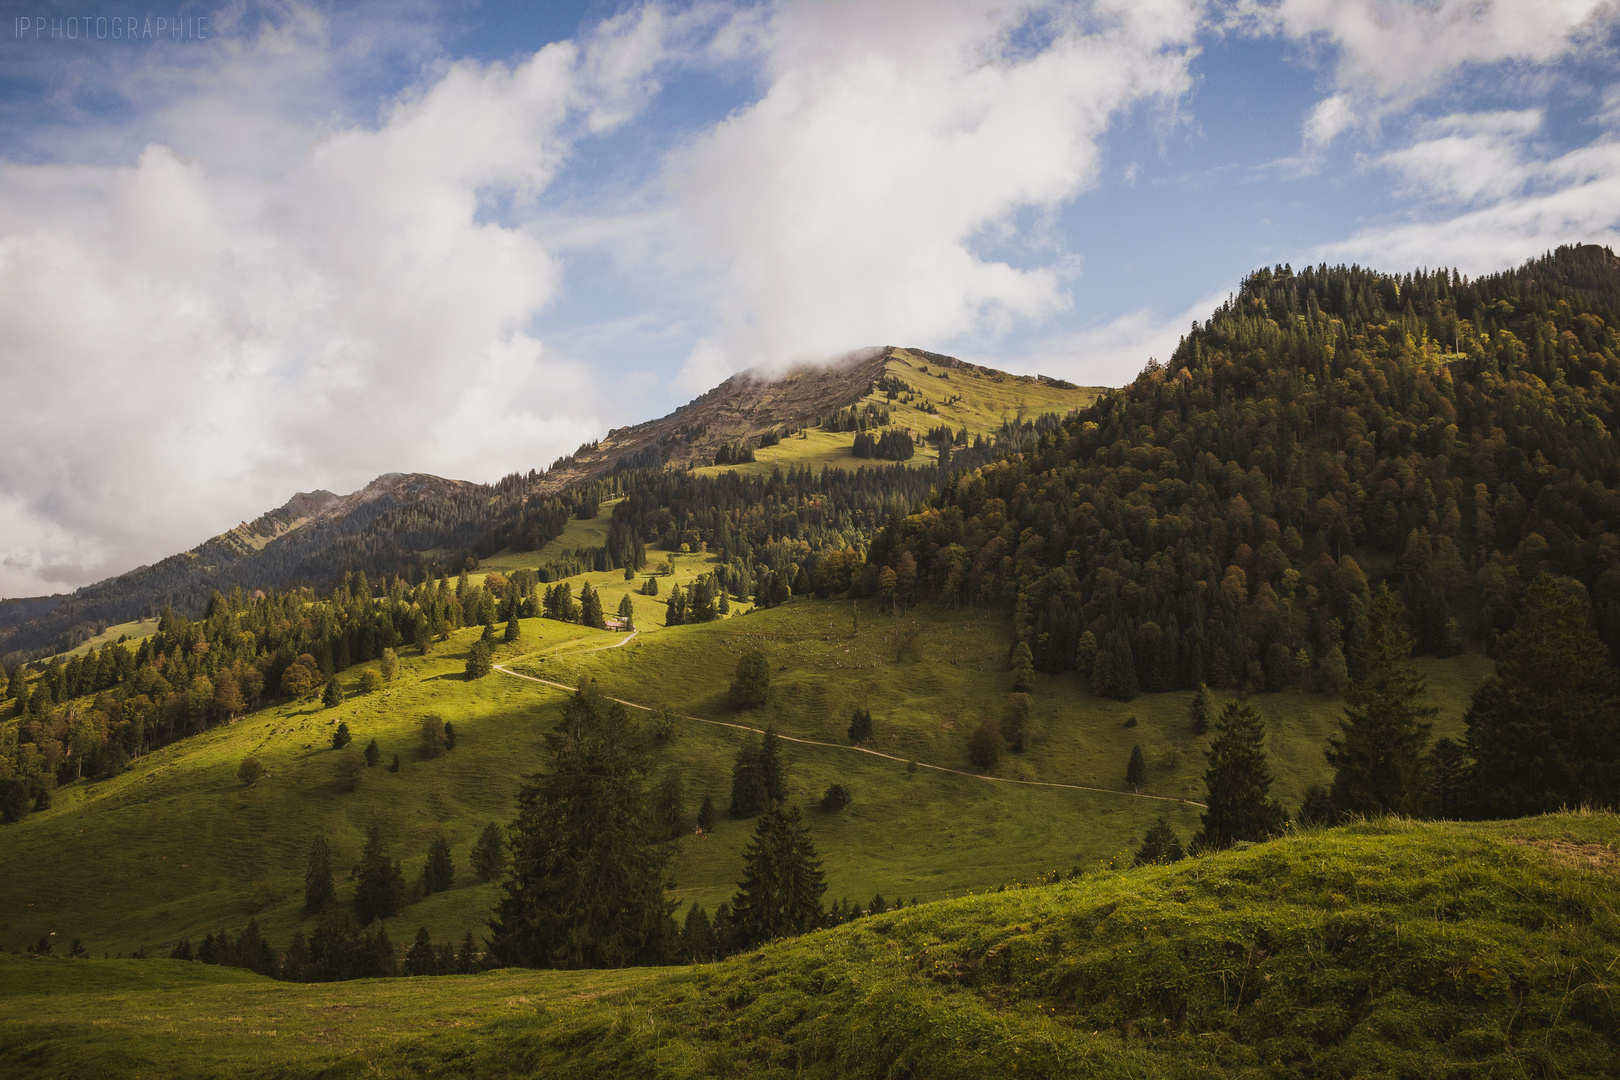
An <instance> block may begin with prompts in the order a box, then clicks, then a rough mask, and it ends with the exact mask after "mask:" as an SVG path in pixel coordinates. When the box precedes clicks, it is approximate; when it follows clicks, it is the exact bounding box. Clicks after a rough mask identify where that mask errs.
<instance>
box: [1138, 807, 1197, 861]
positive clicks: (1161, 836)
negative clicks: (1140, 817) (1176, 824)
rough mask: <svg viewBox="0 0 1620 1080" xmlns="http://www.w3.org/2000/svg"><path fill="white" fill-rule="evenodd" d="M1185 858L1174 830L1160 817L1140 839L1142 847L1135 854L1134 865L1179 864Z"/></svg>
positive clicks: (1185, 855) (1184, 852) (1185, 854)
mask: <svg viewBox="0 0 1620 1080" xmlns="http://www.w3.org/2000/svg"><path fill="white" fill-rule="evenodd" d="M1186 857H1187V853H1186V851H1184V850H1183V849H1182V846H1181V840H1180V839H1179V838H1178V837H1177V836H1176V833H1175V830H1174V829H1172V828H1170V823H1169V822H1167V821H1165V820H1164V818H1162V817H1161V818H1160V819H1159V820H1158V821H1156V822H1154V823H1153V824H1152V825H1151V826H1149V827H1148V831H1147V834H1146V835H1145V836H1143V837H1142V846H1141V848H1139V849H1138V850H1137V852H1136V865H1137V866H1152V865H1155V864H1158V863H1173V862H1180V861H1181V860H1182V859H1184V858H1186Z"/></svg>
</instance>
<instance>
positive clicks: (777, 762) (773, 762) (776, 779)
mask: <svg viewBox="0 0 1620 1080" xmlns="http://www.w3.org/2000/svg"><path fill="white" fill-rule="evenodd" d="M759 793H760V797H761V798H763V799H764V800H765V805H766V806H769V805H770V804H771V803H778V802H783V801H785V800H786V799H787V764H786V763H785V762H784V761H783V760H782V740H781V739H779V738H777V737H776V728H775V727H767V728H766V729H765V737H764V738H762V739H761V740H760V741H759Z"/></svg>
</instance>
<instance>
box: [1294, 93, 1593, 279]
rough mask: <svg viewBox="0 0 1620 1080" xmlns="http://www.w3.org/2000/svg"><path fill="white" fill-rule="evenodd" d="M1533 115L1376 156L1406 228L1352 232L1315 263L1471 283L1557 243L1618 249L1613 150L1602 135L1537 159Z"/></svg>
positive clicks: (1483, 119) (1477, 117)
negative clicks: (1431, 269) (1414, 270)
mask: <svg viewBox="0 0 1620 1080" xmlns="http://www.w3.org/2000/svg"><path fill="white" fill-rule="evenodd" d="M1540 125H1541V114H1540V113H1539V112H1538V111H1535V110H1526V111H1519V112H1496V113H1486V114H1473V115H1457V116H1449V117H1446V118H1444V119H1442V120H1439V121H1436V122H1434V123H1432V124H1429V125H1427V126H1426V127H1425V129H1424V132H1423V137H1420V138H1419V140H1418V141H1416V142H1414V143H1413V144H1412V145H1411V146H1408V147H1406V148H1404V149H1401V150H1397V151H1394V152H1392V153H1389V154H1386V155H1384V156H1383V157H1382V158H1381V159H1379V164H1381V165H1382V166H1384V167H1385V168H1387V169H1389V170H1391V171H1393V172H1394V173H1395V174H1396V175H1397V177H1398V178H1399V180H1400V183H1401V190H1402V191H1404V192H1406V193H1407V194H1409V195H1412V196H1414V197H1417V198H1419V199H1421V200H1422V202H1421V203H1420V205H1419V206H1418V208H1417V209H1416V210H1415V211H1414V213H1413V215H1412V218H1411V220H1407V221H1402V222H1398V223H1395V224H1387V225H1381V226H1377V227H1373V228H1369V229H1365V230H1362V231H1360V232H1357V233H1356V234H1354V235H1352V236H1351V237H1349V238H1347V239H1346V240H1343V241H1340V242H1336V243H1332V244H1328V245H1325V246H1324V247H1322V248H1321V249H1319V251H1318V253H1317V254H1318V257H1321V258H1327V259H1333V260H1338V259H1357V260H1360V261H1362V262H1370V263H1374V264H1376V265H1381V266H1390V267H1405V266H1417V265H1427V266H1433V265H1437V264H1439V265H1447V266H1456V267H1458V268H1460V269H1462V270H1464V271H1465V272H1468V273H1471V274H1478V273H1484V272H1487V271H1491V270H1497V269H1500V268H1502V267H1503V266H1504V265H1508V264H1510V263H1513V262H1516V261H1519V260H1523V259H1526V258H1530V257H1532V256H1535V255H1539V254H1540V253H1542V252H1543V251H1546V250H1548V249H1549V248H1552V247H1556V246H1558V245H1559V244H1565V243H1600V244H1601V243H1615V242H1616V241H1620V141H1617V140H1616V138H1615V137H1614V136H1613V135H1604V136H1602V137H1600V138H1599V139H1597V140H1595V141H1594V142H1592V143H1590V144H1588V145H1586V146H1581V147H1577V148H1575V149H1573V150H1569V151H1567V152H1565V153H1562V154H1556V155H1553V156H1550V157H1542V156H1540V155H1539V154H1538V153H1537V149H1536V146H1535V142H1534V139H1535V136H1536V134H1537V132H1538V130H1539V128H1540Z"/></svg>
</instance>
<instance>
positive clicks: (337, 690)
mask: <svg viewBox="0 0 1620 1080" xmlns="http://www.w3.org/2000/svg"><path fill="white" fill-rule="evenodd" d="M321 704H322V705H324V706H326V707H327V708H328V709H332V708H336V707H337V706H339V705H341V704H343V687H342V685H341V684H339V683H338V681H337V676H336V675H334V676H332V677H331V678H330V679H328V680H326V689H324V690H322V691H321Z"/></svg>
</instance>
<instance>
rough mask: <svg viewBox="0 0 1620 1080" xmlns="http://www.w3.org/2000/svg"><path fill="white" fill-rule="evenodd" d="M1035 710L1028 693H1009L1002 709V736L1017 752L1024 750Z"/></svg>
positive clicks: (1008, 745) (1009, 746)
mask: <svg viewBox="0 0 1620 1080" xmlns="http://www.w3.org/2000/svg"><path fill="white" fill-rule="evenodd" d="M1034 711H1035V707H1034V704H1033V703H1032V702H1031V701H1030V700H1029V695H1028V694H1023V693H1017V692H1014V693H1011V694H1008V695H1007V703H1006V704H1005V705H1003V706H1002V709H1001V737H1002V739H1003V740H1004V741H1005V742H1006V743H1007V747H1008V748H1009V749H1011V750H1013V751H1014V752H1016V753H1020V754H1021V753H1023V752H1024V744H1025V743H1026V742H1027V741H1028V739H1029V723H1030V717H1031V715H1032V714H1033V713H1034Z"/></svg>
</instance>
